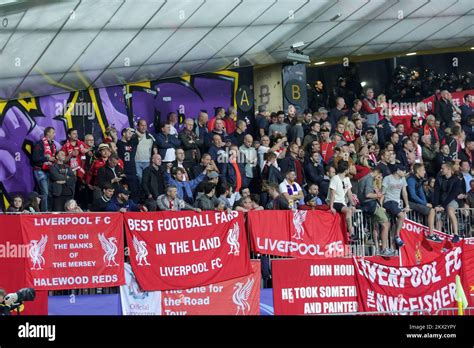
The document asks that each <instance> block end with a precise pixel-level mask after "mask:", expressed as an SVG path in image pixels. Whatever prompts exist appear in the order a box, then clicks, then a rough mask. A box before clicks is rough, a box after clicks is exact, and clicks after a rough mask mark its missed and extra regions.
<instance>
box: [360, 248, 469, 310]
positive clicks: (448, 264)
mask: <svg viewBox="0 0 474 348" xmlns="http://www.w3.org/2000/svg"><path fill="white" fill-rule="evenodd" d="M354 267H355V275H356V277H355V278H356V283H357V287H358V302H359V311H360V312H391V313H393V314H394V315H398V314H399V312H403V311H417V313H418V314H435V313H436V311H437V310H438V309H441V308H450V307H456V300H455V297H456V276H457V275H460V273H461V267H462V248H461V247H455V248H454V249H452V250H450V251H448V252H446V253H445V254H442V255H440V256H439V257H438V258H436V259H435V260H433V261H431V262H427V263H423V264H420V265H415V266H407V267H397V266H386V265H381V264H377V263H374V262H371V261H368V260H367V259H362V258H360V259H355V258H354ZM410 313H412V312H409V313H407V312H405V314H410Z"/></svg>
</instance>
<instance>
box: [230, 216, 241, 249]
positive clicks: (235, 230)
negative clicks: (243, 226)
mask: <svg viewBox="0 0 474 348" xmlns="http://www.w3.org/2000/svg"><path fill="white" fill-rule="evenodd" d="M239 235H240V227H239V224H238V223H237V222H236V223H234V226H232V228H231V229H229V232H228V233H227V243H228V244H229V246H230V251H229V253H228V254H232V255H235V256H238V255H239V250H240V243H239Z"/></svg>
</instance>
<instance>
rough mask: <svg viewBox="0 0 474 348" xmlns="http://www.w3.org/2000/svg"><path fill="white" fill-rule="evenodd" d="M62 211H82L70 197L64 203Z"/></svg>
mask: <svg viewBox="0 0 474 348" xmlns="http://www.w3.org/2000/svg"><path fill="white" fill-rule="evenodd" d="M64 211H65V212H68V213H82V209H81V208H80V207H79V206H78V205H77V202H76V201H75V200H74V199H70V200H68V201H67V202H66V203H64Z"/></svg>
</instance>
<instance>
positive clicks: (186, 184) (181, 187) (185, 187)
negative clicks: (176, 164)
mask: <svg viewBox="0 0 474 348" xmlns="http://www.w3.org/2000/svg"><path fill="white" fill-rule="evenodd" d="M164 175H165V181H166V184H167V185H174V186H176V187H177V189H178V197H179V198H180V199H184V192H186V194H187V196H188V199H189V203H191V204H192V203H193V202H194V198H193V191H194V189H195V188H196V187H197V185H198V184H199V183H200V182H201V181H203V180H204V177H205V175H204V173H201V174H200V175H199V176H198V177H197V178H196V179H193V180H189V181H178V180H175V179H173V178H172V177H171V175H170V173H168V172H166V171H165V172H164Z"/></svg>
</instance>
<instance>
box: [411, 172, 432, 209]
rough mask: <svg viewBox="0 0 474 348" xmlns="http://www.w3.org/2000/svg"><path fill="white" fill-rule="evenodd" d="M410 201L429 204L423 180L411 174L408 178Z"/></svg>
mask: <svg viewBox="0 0 474 348" xmlns="http://www.w3.org/2000/svg"><path fill="white" fill-rule="evenodd" d="M407 191H408V201H410V202H413V203H417V204H421V205H426V204H427V203H428V201H427V199H426V195H425V191H424V190H423V179H420V178H418V177H417V176H416V175H413V174H410V175H409V176H408V178H407Z"/></svg>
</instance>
